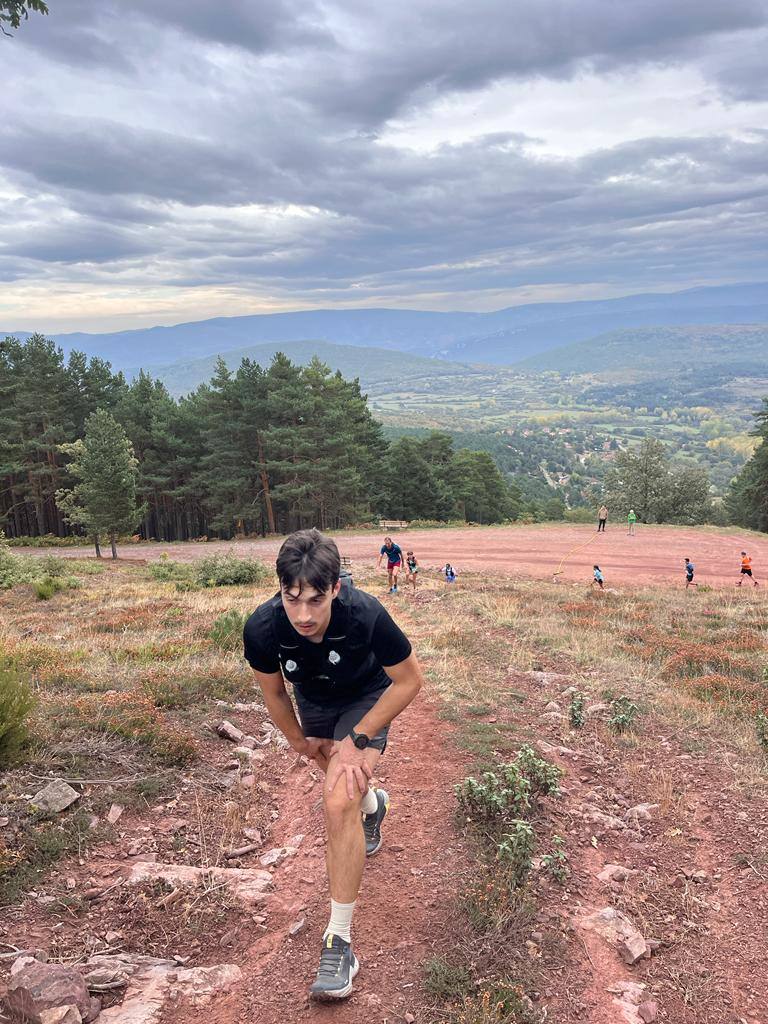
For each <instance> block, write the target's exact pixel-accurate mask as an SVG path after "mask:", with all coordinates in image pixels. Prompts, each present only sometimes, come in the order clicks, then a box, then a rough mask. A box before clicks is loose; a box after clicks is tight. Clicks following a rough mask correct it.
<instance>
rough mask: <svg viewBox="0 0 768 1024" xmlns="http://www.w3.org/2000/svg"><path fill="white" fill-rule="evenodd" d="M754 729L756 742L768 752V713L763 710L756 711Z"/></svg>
mask: <svg viewBox="0 0 768 1024" xmlns="http://www.w3.org/2000/svg"><path fill="white" fill-rule="evenodd" d="M755 729H756V730H757V741H758V743H759V744H760V746H761V747H762V748H763V750H765V751H766V753H768V715H766V713H765V712H764V711H758V712H757V714H756V715H755Z"/></svg>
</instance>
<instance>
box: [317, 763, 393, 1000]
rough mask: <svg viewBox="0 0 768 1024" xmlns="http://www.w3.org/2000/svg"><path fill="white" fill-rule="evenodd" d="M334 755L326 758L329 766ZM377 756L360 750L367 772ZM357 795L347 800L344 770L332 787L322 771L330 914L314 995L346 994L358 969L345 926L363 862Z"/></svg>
mask: <svg viewBox="0 0 768 1024" xmlns="http://www.w3.org/2000/svg"><path fill="white" fill-rule="evenodd" d="M335 756H336V755H335V754H334V755H332V756H331V758H330V760H329V766H331V765H332V764H333V758H334V757H335ZM380 757H381V754H380V752H379V751H378V750H375V749H373V748H369V749H368V750H366V751H365V760H366V763H367V764H368V766H369V767H370V769H371V774H373V769H374V767H375V765H376V763H377V762H378V760H379V758H380ZM366 786H367V783H366ZM362 799H363V793H362V792H360V790H359V789H357V788H356V789H355V791H354V794H353V796H352V798H351V799H350V797H349V793H348V791H347V780H346V776H345V774H344V773H342V774H341V775H340V776H339V777H338V778H337V780H336V783H335V785H334V787H333V789H331V788H330V786H329V784H328V777H327V775H326V781H325V789H324V791H323V803H324V808H325V822H326V843H327V845H326V865H327V869H328V884H329V888H330V890H331V917H330V920H329V922H328V927H327V928H326V930H325V933H324V934H323V950H322V954H321V956H320V966H319V968H318V972H317V978H316V979H315V982H314V984H313V985H312V987H311V988H310V994H311V995H312V996H314V997H315V998H316V999H344V998H346V997H347V996H348V995H349V994H350V993H351V992H352V980H353V978H354V977H355V975H356V974H357V972H358V969H359V964H358V961H357V957H356V956H355V955H354V953H353V952H352V936H351V932H350V929H351V926H352V914H353V913H354V909H355V902H356V900H357V894H358V892H359V890H360V883H361V881H362V878H363V866H364V864H365V838H364V834H363V828H362V817H361V806H360V805H361V802H362Z"/></svg>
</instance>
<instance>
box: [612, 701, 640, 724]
mask: <svg viewBox="0 0 768 1024" xmlns="http://www.w3.org/2000/svg"><path fill="white" fill-rule="evenodd" d="M611 707H612V709H613V714H612V715H611V717H610V718H609V719H608V724H609V725H610V726H611V727H612V728H613V729H614V730H615V731H616V732H627V731H628V730H629V729H631V728H632V726H633V725H634V724H635V719H636V718H637V716H638V714H639V713H640V708H638V706H637V704H633V703H632V701H631V700H630V699H629V697H617V698H616V699H615V700H612V701H611Z"/></svg>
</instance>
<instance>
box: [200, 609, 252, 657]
mask: <svg viewBox="0 0 768 1024" xmlns="http://www.w3.org/2000/svg"><path fill="white" fill-rule="evenodd" d="M247 618H248V616H247V615H246V614H244V613H243V612H239V611H238V610H237V609H236V608H230V609H229V611H228V612H224V614H223V615H220V616H219V617H218V619H216V621H215V622H214V624H213V626H212V627H211V631H210V633H209V634H208V636H209V637H210V638H211V640H212V641H213V643H214V644H215V645H216V646H217V647H220V648H221V649H222V650H224V651H234V650H237V648H238V647H242V644H243V628H244V627H245V621H246V619H247Z"/></svg>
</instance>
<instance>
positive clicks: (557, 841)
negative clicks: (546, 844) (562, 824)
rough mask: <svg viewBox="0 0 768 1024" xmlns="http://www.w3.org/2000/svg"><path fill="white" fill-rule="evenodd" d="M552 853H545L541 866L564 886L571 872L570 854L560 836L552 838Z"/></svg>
mask: <svg viewBox="0 0 768 1024" xmlns="http://www.w3.org/2000/svg"><path fill="white" fill-rule="evenodd" d="M552 846H553V847H554V849H553V850H552V852H551V853H545V854H544V856H543V857H542V858H541V866H542V867H543V868H544V870H545V871H548V872H549V874H550V875H551V876H552V877H553V878H554V880H555V881H556V882H560V884H561V885H562V884H564V883H565V882H566V881H567V880H568V875H569V874H570V871H569V869H568V854H567V853H566V852H565V840H564V839H562V838H561V837H560V836H552Z"/></svg>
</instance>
